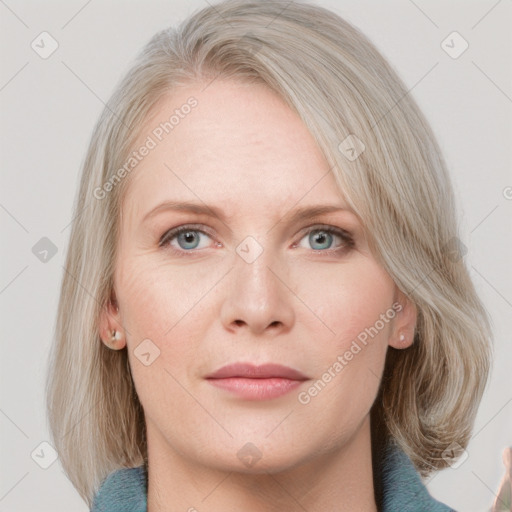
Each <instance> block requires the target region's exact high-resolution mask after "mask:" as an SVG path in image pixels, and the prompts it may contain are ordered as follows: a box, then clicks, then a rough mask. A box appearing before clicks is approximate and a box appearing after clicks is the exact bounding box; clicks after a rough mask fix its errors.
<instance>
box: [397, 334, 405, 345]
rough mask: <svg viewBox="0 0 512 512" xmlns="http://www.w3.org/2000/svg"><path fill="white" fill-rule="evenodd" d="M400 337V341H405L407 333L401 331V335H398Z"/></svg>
mask: <svg viewBox="0 0 512 512" xmlns="http://www.w3.org/2000/svg"><path fill="white" fill-rule="evenodd" d="M398 339H399V340H400V343H403V342H404V341H405V334H404V333H403V332H402V333H400V336H399V337H398Z"/></svg>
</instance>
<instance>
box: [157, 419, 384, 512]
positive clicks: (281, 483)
mask: <svg viewBox="0 0 512 512" xmlns="http://www.w3.org/2000/svg"><path fill="white" fill-rule="evenodd" d="M147 435H148V508H147V512H170V511H174V510H184V511H188V512H200V511H202V510H209V511H210V512H226V511H235V510H236V511H238V510H244V512H262V511H265V512H277V511H282V510H287V511H291V512H294V511H297V512H300V511H304V510H307V511H308V512H317V511H325V510H336V511H337V512H349V511H351V512H352V511H354V510H364V511H365V512H377V507H376V504H375V498H374V488H373V472H372V453H371V442H370V439H371V435H370V420H369V417H366V418H365V420H364V422H363V423H362V425H361V427H360V428H359V429H358V431H357V433H356V435H355V436H354V437H353V438H352V439H351V440H350V441H349V442H347V443H346V444H345V445H344V446H343V447H341V448H336V449H332V448H331V449H329V451H326V453H322V454H318V455H315V456H313V457H312V458H311V459H310V460H308V461H307V462H305V463H302V464H300V465H297V466H294V467H292V468H289V469H286V470H283V471H277V472H272V471H266V472H265V473H258V474H254V473H241V472H236V471H231V472H229V471H223V470H219V469H216V468H215V467H205V466H204V465H198V464H197V463H195V462H194V461H192V460H190V459H188V458H185V457H183V456H182V455H181V454H178V453H176V452H174V451H173V450H172V449H170V448H169V446H168V444H166V443H165V440H164V439H163V438H162V437H160V436H158V435H157V433H156V431H155V430H153V429H151V428H148V431H147Z"/></svg>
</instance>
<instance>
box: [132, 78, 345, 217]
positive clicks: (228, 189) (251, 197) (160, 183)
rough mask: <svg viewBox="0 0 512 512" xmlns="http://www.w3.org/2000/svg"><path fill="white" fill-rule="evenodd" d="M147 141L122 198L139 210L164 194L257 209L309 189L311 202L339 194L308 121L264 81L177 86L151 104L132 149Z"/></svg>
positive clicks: (277, 206) (294, 198) (290, 200)
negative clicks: (303, 119) (145, 149)
mask: <svg viewBox="0 0 512 512" xmlns="http://www.w3.org/2000/svg"><path fill="white" fill-rule="evenodd" d="M191 98H193V100H192V101H191ZM185 105H194V106H193V107H192V108H185V107H184V106H185ZM150 139H151V141H152V142H151V143H150V145H151V146H154V147H152V148H151V150H150V151H149V152H148V154H147V155H146V156H144V157H143V158H142V159H141V161H140V162H139V163H138V164H137V167H136V169H135V170H134V172H133V174H132V176H131V177H130V184H129V186H128V190H127V193H126V198H125V201H124V202H125V207H126V209H132V210H137V211H136V212H135V211H134V212H133V213H134V214H137V215H140V214H143V213H144V212H145V211H146V210H147V209H148V207H150V206H151V205H155V204H157V203H158V202H160V201H164V200H168V199H171V200H177V199H182V200H194V201H195V202H197V201H204V202H205V203H208V204H219V203H222V204H223V205H224V206H225V209H226V210H227V212H228V213H230V212H229V208H230V207H232V208H233V210H234V211H235V212H239V211H240V209H241V208H246V209H247V211H248V212H250V211H254V212H255V213H256V212H258V214H261V213H262V212H269V211H275V210H276V209H280V208H284V207H285V205H286V208H289V206H290V203H294V202H297V201H298V200H300V199H301V197H304V196H306V195H307V196H308V199H309V198H310V202H315V203H318V202H319V199H322V200H323V201H327V202H333V201H335V202H338V203H340V202H341V200H342V197H341V194H340V191H339V190H338V189H337V187H336V185H335V181H334V178H333V176H332V175H331V172H330V171H329V166H328V163H327V161H326V160H325V158H324V156H323V154H322V152H321V150H320V148H319V147H318V145H317V144H316V141H315V140H314V138H313V137H312V135H311V134H310V133H309V131H308V130H307V128H306V126H305V124H304V123H303V122H302V120H301V119H300V117H299V116H298V115H297V114H296V113H295V112H294V111H293V110H292V109H291V108H290V107H289V106H288V105H287V104H286V103H285V102H284V101H283V100H282V99H281V98H280V97H279V96H278V95H277V94H276V93H274V92H273V91H272V90H270V89H269V88H267V87H266V86H264V85H262V84H248V83H240V82H234V81H226V80H219V79H218V80H215V81H214V82H213V83H210V84H209V85H208V84H204V83H196V84H190V85H188V86H184V87H180V88H178V89H176V90H174V91H173V92H172V93H170V94H168V95H166V96H165V97H163V98H162V99H161V100H160V101H159V102H158V104H156V105H155V107H154V108H153V110H152V113H151V115H150V116H148V119H147V120H146V122H145V124H144V126H143V127H142V130H141V133H140V136H139V137H138V142H137V143H136V144H135V149H137V148H139V147H141V146H142V145H144V142H145V141H146V142H147V141H149V140H150ZM340 204H341V203H340ZM269 209H270V210H269Z"/></svg>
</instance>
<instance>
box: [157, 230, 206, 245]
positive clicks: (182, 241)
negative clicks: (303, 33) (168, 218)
mask: <svg viewBox="0 0 512 512" xmlns="http://www.w3.org/2000/svg"><path fill="white" fill-rule="evenodd" d="M199 233H201V234H202V235H206V236H209V235H208V233H206V232H205V231H202V230H200V229H196V228H195V227H194V226H190V225H189V226H179V227H177V228H174V229H171V230H169V231H167V233H165V234H164V236H163V237H162V239H161V241H160V245H167V244H170V242H171V241H172V240H174V239H176V240H177V242H178V245H179V248H180V249H183V250H184V251H190V250H191V249H197V248H198V245H199V242H200V236H199ZM200 248H204V247H200ZM177 250H178V251H179V249H177Z"/></svg>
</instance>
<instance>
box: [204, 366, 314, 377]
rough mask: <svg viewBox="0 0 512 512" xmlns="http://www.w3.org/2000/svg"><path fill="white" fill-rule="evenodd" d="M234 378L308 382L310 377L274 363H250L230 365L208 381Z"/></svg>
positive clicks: (213, 374) (214, 374)
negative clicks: (258, 364)
mask: <svg viewBox="0 0 512 512" xmlns="http://www.w3.org/2000/svg"><path fill="white" fill-rule="evenodd" d="M233 377H242V378H246V379H271V378H282V379H290V380H308V377H306V376H305V375H304V374H302V373H301V372H299V371H297V370H294V369H293V368H289V367H287V366H283V365H280V364H273V363H268V364H263V365H261V366H256V365H253V364H250V363H234V364H228V365H226V366H223V367H222V368H220V369H219V370H217V371H216V372H214V373H212V374H210V375H207V376H206V378H207V379H227V378H233Z"/></svg>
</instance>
